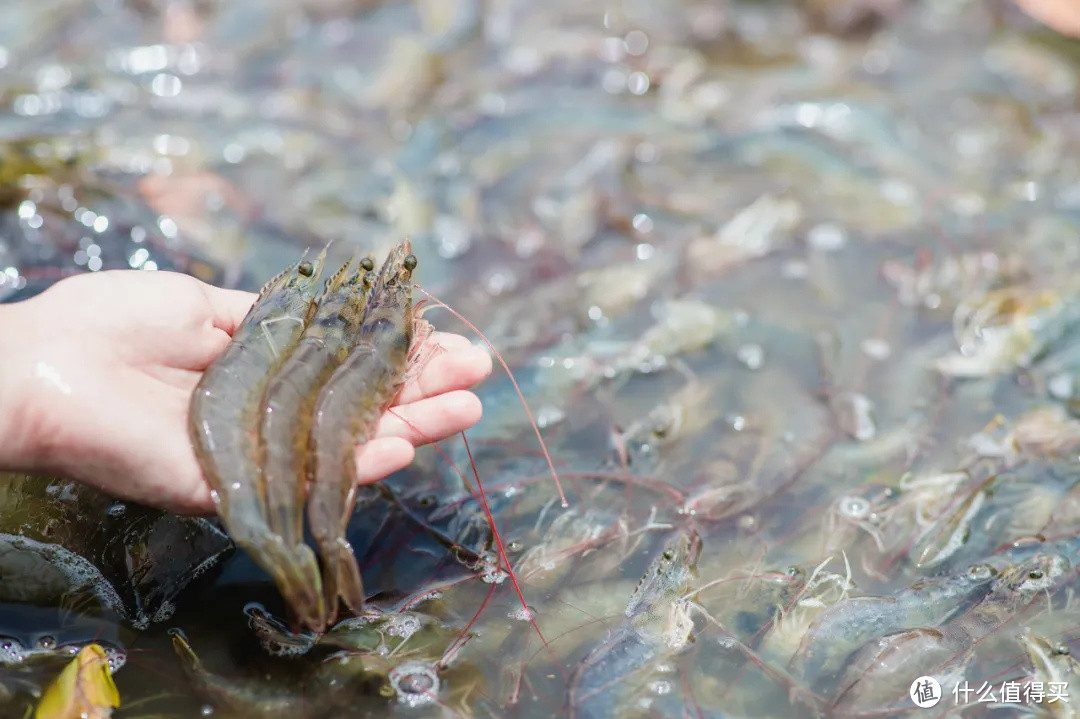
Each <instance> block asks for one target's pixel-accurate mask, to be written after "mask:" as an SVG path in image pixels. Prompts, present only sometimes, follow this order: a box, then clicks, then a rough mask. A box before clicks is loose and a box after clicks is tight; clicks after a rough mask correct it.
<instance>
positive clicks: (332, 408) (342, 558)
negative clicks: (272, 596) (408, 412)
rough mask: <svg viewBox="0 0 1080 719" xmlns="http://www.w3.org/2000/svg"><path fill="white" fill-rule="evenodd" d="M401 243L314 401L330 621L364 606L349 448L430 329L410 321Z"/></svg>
mask: <svg viewBox="0 0 1080 719" xmlns="http://www.w3.org/2000/svg"><path fill="white" fill-rule="evenodd" d="M415 268H416V257H415V256H414V255H413V254H412V246H411V244H410V243H409V242H408V240H406V241H405V242H403V243H401V244H400V245H398V246H397V247H396V248H394V249H393V250H392V251H391V252H390V255H389V256H388V257H387V258H386V262H384V263H383V266H382V268H381V269H380V270H379V276H378V278H377V279H376V281H375V287H374V288H373V290H372V293H371V299H370V300H369V301H368V307H367V312H366V313H365V315H364V320H363V324H362V325H361V327H360V337H359V340H358V341H357V343H356V346H355V348H354V349H353V350H352V352H351V353H350V354H349V356H348V359H346V360H345V362H344V363H342V365H341V366H340V367H338V369H337V370H336V371H335V372H334V374H333V376H332V377H331V378H330V380H329V381H328V382H327V383H326V385H325V386H324V388H323V390H322V392H321V393H320V394H319V398H318V401H317V403H316V406H315V417H314V420H313V422H312V429H311V438H310V441H311V449H312V468H311V469H312V471H311V485H310V488H309V496H308V507H307V510H308V523H309V525H310V527H311V532H312V534H313V535H314V537H315V542H316V544H317V545H318V548H319V553H320V555H321V556H322V560H323V591H324V594H325V596H326V599H327V611H328V616H329V620H330V621H333V619H334V618H335V617H336V615H337V606H338V605H337V601H338V597H339V596H340V597H341V598H342V599H343V600H344V601H345V604H346V605H347V606H348V607H349V608H350V609H352V610H353V611H359V610H360V609H361V608H363V605H364V585H363V580H362V578H361V576H360V568H359V566H358V565H357V561H356V556H355V555H354V554H353V549H352V546H351V545H350V544H349V542H348V540H347V539H346V538H345V528H346V526H347V525H348V522H349V518H350V516H351V515H352V508H353V505H354V503H355V501H356V458H355V456H356V455H355V448H356V445H357V444H362V443H364V442H367V441H368V440H369V439H371V438H372V437H373V436H374V434H375V429H376V427H377V426H378V422H379V419H380V418H381V417H382V415H383V413H384V412H386V410H387V409H388V408H389V407H390V405H391V404H392V403H393V401H394V399H395V398H396V397H397V394H398V391H399V390H400V389H401V386H402V384H403V383H404V381H405V373H406V370H407V369H408V365H409V361H410V358H411V357H412V355H413V349H414V347H415V346H416V345H418V344H420V342H421V341H422V338H423V336H426V334H427V332H428V331H429V329H430V326H429V325H428V324H427V323H426V322H424V321H423V320H418V319H415V318H414V314H413V303H412V271H413V270H414V269H415Z"/></svg>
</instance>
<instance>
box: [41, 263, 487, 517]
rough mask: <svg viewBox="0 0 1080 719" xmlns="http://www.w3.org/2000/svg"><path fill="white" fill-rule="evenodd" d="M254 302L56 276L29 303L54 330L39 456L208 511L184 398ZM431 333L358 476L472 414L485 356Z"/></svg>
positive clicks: (106, 277)
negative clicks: (423, 358) (434, 346)
mask: <svg viewBox="0 0 1080 719" xmlns="http://www.w3.org/2000/svg"><path fill="white" fill-rule="evenodd" d="M253 299H254V295H251V294H249V293H244V292H237V291H232V290H222V289H218V288H215V287H211V286H209V285H206V284H204V283H202V282H200V281H198V280H196V279H194V278H192V277H188V276H186V275H180V274H174V273H164V272H161V273H145V272H108V273H101V274H96V275H83V276H80V277H77V278H72V279H71V280H67V281H65V282H61V283H59V284H58V285H56V286H55V287H54V288H53V289H51V290H50V291H49V292H46V293H45V294H43V295H41V296H40V297H39V298H36V299H35V300H32V301H31V302H33V303H36V305H37V309H38V310H39V311H40V312H42V313H43V314H44V316H46V317H52V318H54V320H53V327H52V329H51V331H52V332H55V339H56V341H53V342H50V343H45V342H42V345H43V347H44V348H45V349H44V350H43V351H42V352H39V353H38V356H39V357H41V358H42V359H40V360H38V364H37V367H38V375H39V376H40V375H41V374H42V372H44V375H46V376H45V377H44V379H45V381H46V383H47V384H48V383H49V377H50V376H51V377H52V378H53V379H54V380H55V381H53V382H51V384H52V386H51V388H50V390H51V391H50V394H51V395H53V396H51V397H50V398H49V399H50V400H51V401H47V402H44V403H41V405H40V410H39V412H38V413H37V417H36V421H37V422H38V423H39V424H41V425H43V427H42V428H41V429H42V430H44V433H45V434H46V436H48V437H49V440H48V441H47V446H46V447H44V448H43V449H44V450H45V451H44V455H46V457H48V458H51V459H46V460H44V461H45V463H47V464H49V463H51V464H52V465H53V466H51V467H50V468H51V469H55V470H56V471H60V472H64V473H65V474H69V475H71V476H75V477H77V478H81V479H85V480H87V481H89V482H91V483H93V484H96V485H98V486H100V487H102V488H103V489H105V490H107V491H109V492H111V493H113V494H116V495H119V496H123V497H126V498H130V499H134V500H137V501H141V502H144V503H147V504H153V505H157V506H162V507H165V508H168V509H172V510H175V511H179V512H208V511H212V504H211V501H210V494H209V490H208V488H207V486H206V483H205V481H204V480H203V477H202V474H201V472H200V470H199V467H198V464H197V462H196V459H195V455H194V451H193V450H192V447H191V444H190V441H189V439H188V434H187V412H188V404H189V402H190V400H191V394H192V391H193V390H194V388H195V385H196V384H197V383H198V381H199V378H200V376H201V374H202V371H203V370H204V369H205V368H206V367H207V366H208V365H209V364H210V363H211V362H213V360H214V359H215V358H216V357H217V356H218V355H219V354H220V353H221V352H222V351H223V350H224V349H225V347H226V346H227V345H228V343H229V341H230V336H231V334H232V332H233V331H234V329H235V328H236V325H237V324H239V322H240V321H241V320H242V318H243V316H244V314H245V313H246V312H247V309H248V307H249V306H250V304H251V302H252V301H253ZM57 325H59V326H57ZM435 341H437V342H438V344H439V345H440V346H441V347H443V348H444V349H445V350H446V351H445V352H441V353H438V354H436V355H435V356H434V357H433V358H432V360H431V362H429V363H428V364H427V365H426V366H425V367H424V368H423V370H422V372H421V373H420V374H419V375H418V376H417V377H416V378H415V379H413V380H411V381H410V382H409V383H408V384H407V385H406V387H405V388H404V389H403V391H402V394H401V397H400V399H399V404H400V405H401V406H400V407H398V408H397V409H396V410H395V413H394V414H388V415H387V416H386V417H384V419H383V422H382V423H381V425H380V431H379V433H378V435H377V438H376V439H375V440H373V441H371V442H369V443H368V444H367V445H365V446H364V447H362V448H361V449H360V450H359V451H360V452H362V453H363V460H364V461H363V462H359V461H358V466H361V467H363V468H364V469H363V476H361V477H359V478H358V480H359V481H361V482H371V481H377V480H378V479H381V478H382V477H383V476H385V475H386V474H389V473H391V472H393V471H395V470H397V469H399V468H401V467H403V466H405V465H406V464H408V463H409V462H411V461H412V457H413V449H412V447H413V445H416V444H421V443H423V442H424V441H425V440H427V439H431V438H442V437H445V436H448V435H449V434H453V433H455V432H458V431H461V430H462V429H465V428H467V427H469V426H471V425H472V424H474V423H475V422H476V421H477V420H478V419H479V414H480V408H479V402H478V401H477V400H476V398H475V396H473V395H472V394H471V393H469V392H465V391H463V390H464V389H465V388H467V387H470V386H472V385H473V384H475V383H476V382H478V381H479V380H480V379H482V378H483V377H484V376H486V374H487V373H488V372H489V371H490V367H491V364H490V359H489V358H488V357H487V355H486V353H483V352H481V351H479V350H476V349H474V348H472V347H471V345H470V344H469V343H468V342H467V341H466V340H465V339H464V338H463V337H460V336H457V335H447V334H441V333H439V334H437V335H436V337H435ZM43 366H44V367H45V368H46V369H45V370H43V371H42V370H41V367H43ZM65 388H66V389H67V390H69V391H65ZM395 415H398V416H395Z"/></svg>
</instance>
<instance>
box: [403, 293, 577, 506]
mask: <svg viewBox="0 0 1080 719" xmlns="http://www.w3.org/2000/svg"><path fill="white" fill-rule="evenodd" d="M413 287H415V288H416V289H418V290H420V291H421V292H423V293H424V294H425V295H427V296H428V297H429V298H431V300H432V301H433V302H435V303H436V305H437V306H439V307H442V308H443V309H445V310H446V311H448V312H449V313H450V314H452V315H453V316H454V317H457V318H458V319H459V320H461V321H462V322H464V323H465V325H466V326H467V327H468V328H469V329H470V330H472V331H473V332H475V333H476V334H477V336H478V337H479V338H480V339H482V340H483V341H484V344H486V345H487V346H488V347H489V348H490V349H491V351H492V352H494V353H495V358H496V359H498V360H499V364H501V365H502V368H503V369H504V370H506V374H507V376H509V377H510V383H511V384H513V385H514V391H515V392H517V396H518V399H520V400H521V406H522V407H524V408H525V414H527V415H528V416H529V422H530V423H531V424H532V427H533V431H535V432H536V439H537V440H539V442H540V449H541V450H543V452H544V459H546V460H547V464H548V469H549V470H551V478H552V479H554V480H555V488H556V489H558V490H559V501H560V502H562V506H563V508H566V507H569V506H570V503H569V502H567V501H566V493H565V492H563V488H562V482H560V481H559V473H558V472H556V471H555V463H554V462H552V461H551V453H549V452H548V448H547V444H546V443H545V442H544V437H543V436H542V435H541V434H540V426H539V425H538V424H536V419H535V418H534V417H533V413H532V410H531V409H529V403H528V402H526V401H525V395H524V394H522V392H521V387H519V386H518V383H517V380H516V379H514V373H513V372H511V371H510V366H509V365H508V364H506V360H504V359H503V358H502V355H501V354H499V350H497V349H495V345H493V344H491V340H489V339H488V338H487V337H485V336H484V333H483V332H481V331H480V330H479V329H477V327H476V325H474V324H473V323H472V322H469V321H468V320H467V319H465V318H464V317H462V316H461V313H459V312H458V311H457V310H455V309H454V308H453V307H451V306H450V305H448V304H446V303H445V302H443V301H442V300H440V299H439V298H438V297H436V296H435V295H433V294H431V293H430V292H428V291H427V290H425V289H424V288H423V287H421V286H420V284H419V283H417V282H414V283H413Z"/></svg>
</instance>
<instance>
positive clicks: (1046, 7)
mask: <svg viewBox="0 0 1080 719" xmlns="http://www.w3.org/2000/svg"><path fill="white" fill-rule="evenodd" d="M1016 4H1017V5H1019V6H1020V7H1021V8H1022V9H1023V10H1024V12H1026V13H1027V14H1028V15H1031V16H1032V17H1033V18H1035V19H1036V20H1038V21H1039V22H1042V23H1045V24H1047V25H1049V26H1050V27H1052V28H1054V29H1055V30H1057V31H1058V32H1060V33H1062V34H1064V35H1071V36H1072V37H1080V5H1078V4H1077V3H1076V0H1016Z"/></svg>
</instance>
